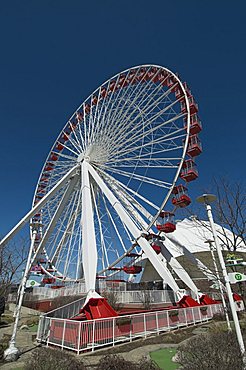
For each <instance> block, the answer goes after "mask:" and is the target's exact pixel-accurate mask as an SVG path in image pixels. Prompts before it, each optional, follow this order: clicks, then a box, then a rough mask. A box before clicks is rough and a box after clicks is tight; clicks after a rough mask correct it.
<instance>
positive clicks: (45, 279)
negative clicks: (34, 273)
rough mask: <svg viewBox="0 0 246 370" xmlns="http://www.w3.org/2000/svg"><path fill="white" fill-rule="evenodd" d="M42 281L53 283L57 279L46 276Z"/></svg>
mask: <svg viewBox="0 0 246 370" xmlns="http://www.w3.org/2000/svg"><path fill="white" fill-rule="evenodd" d="M42 281H43V283H44V284H53V283H55V282H56V279H55V278H51V277H48V278H44V279H43V280H42Z"/></svg>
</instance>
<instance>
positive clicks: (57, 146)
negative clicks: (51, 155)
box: [56, 143, 64, 151]
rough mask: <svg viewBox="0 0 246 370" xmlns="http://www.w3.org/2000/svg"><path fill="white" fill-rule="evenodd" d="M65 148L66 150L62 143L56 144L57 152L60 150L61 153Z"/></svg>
mask: <svg viewBox="0 0 246 370" xmlns="http://www.w3.org/2000/svg"><path fill="white" fill-rule="evenodd" d="M63 148H64V145H62V144H61V143H57V144H56V149H57V150H59V151H60V150H62V149H63Z"/></svg>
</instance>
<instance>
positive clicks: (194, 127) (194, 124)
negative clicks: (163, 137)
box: [184, 114, 202, 135]
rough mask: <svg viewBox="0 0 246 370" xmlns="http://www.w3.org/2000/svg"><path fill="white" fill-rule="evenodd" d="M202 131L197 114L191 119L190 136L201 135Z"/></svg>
mask: <svg viewBox="0 0 246 370" xmlns="http://www.w3.org/2000/svg"><path fill="white" fill-rule="evenodd" d="M184 127H185V129H187V119H186V118H185V124H184ZM201 130H202V124H201V121H200V118H199V117H198V115H197V114H192V115H191V117H190V135H195V134H199V132H200V131H201Z"/></svg>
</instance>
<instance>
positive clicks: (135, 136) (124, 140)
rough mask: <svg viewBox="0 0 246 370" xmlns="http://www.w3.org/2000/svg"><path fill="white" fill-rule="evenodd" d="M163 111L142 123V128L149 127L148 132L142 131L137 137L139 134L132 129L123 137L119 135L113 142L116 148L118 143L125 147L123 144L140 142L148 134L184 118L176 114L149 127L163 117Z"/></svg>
mask: <svg viewBox="0 0 246 370" xmlns="http://www.w3.org/2000/svg"><path fill="white" fill-rule="evenodd" d="M165 111H166V108H164V109H163V110H161V111H159V112H158V113H157V114H156V115H155V116H154V117H151V119H148V120H145V121H144V127H145V129H146V128H147V127H148V126H150V128H148V130H146V131H143V133H142V135H139V132H136V128H135V127H133V128H131V129H130V130H128V131H127V132H126V134H125V135H123V136H122V135H121V136H120V139H119V140H118V141H117V140H116V141H115V144H116V146H117V145H118V143H119V142H120V143H123V144H124V145H125V143H128V142H131V141H133V140H134V139H137V140H138V141H140V140H141V138H145V137H146V136H147V135H149V134H150V133H152V132H153V133H154V132H155V131H158V130H159V129H160V128H163V127H164V126H167V125H168V124H170V123H174V122H175V121H177V120H178V119H180V118H182V117H183V116H184V114H176V115H175V116H174V117H172V118H170V119H168V120H167V121H166V120H165V121H162V122H160V123H159V124H157V125H155V126H151V124H152V123H153V122H155V121H156V119H158V118H159V117H160V116H161V115H163V113H165ZM141 125H142V124H141ZM174 128H175V129H177V127H174ZM169 129H170V128H169ZM179 130H180V131H181V130H183V131H184V129H183V128H179ZM131 133H134V134H133V135H131ZM127 138H128V139H127Z"/></svg>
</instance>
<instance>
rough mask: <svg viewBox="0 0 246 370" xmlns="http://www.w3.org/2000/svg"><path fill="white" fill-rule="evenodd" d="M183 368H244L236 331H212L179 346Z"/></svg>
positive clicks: (179, 357)
mask: <svg viewBox="0 0 246 370" xmlns="http://www.w3.org/2000/svg"><path fill="white" fill-rule="evenodd" d="M177 357H178V362H179V363H180V364H181V366H182V369H183V370H227V369H228V370H229V369H237V370H242V369H244V367H243V361H242V355H241V352H240V349H239V346H238V342H237V339H236V335H235V333H229V332H212V333H206V334H201V335H199V336H195V337H194V338H191V339H189V340H188V341H187V342H185V344H182V345H181V346H180V347H179V348H178V355H177Z"/></svg>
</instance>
